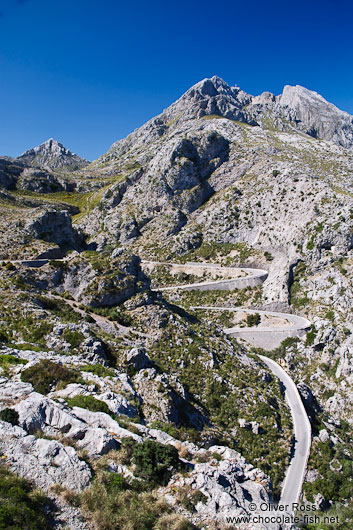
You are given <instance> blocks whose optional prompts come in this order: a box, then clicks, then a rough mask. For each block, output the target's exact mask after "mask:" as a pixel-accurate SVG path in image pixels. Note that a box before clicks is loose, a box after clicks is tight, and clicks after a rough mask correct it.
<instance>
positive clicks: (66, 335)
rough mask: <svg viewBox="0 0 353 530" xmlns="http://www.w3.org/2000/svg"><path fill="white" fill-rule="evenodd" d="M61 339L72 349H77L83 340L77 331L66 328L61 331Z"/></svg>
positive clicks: (82, 336)
mask: <svg viewBox="0 0 353 530" xmlns="http://www.w3.org/2000/svg"><path fill="white" fill-rule="evenodd" d="M62 338H63V339H64V340H65V341H66V342H68V343H69V344H70V345H71V347H72V348H78V347H79V346H80V344H81V342H83V341H84V339H85V337H84V335H83V334H82V333H80V332H79V331H71V330H70V329H68V328H66V329H65V330H64V331H63V334H62Z"/></svg>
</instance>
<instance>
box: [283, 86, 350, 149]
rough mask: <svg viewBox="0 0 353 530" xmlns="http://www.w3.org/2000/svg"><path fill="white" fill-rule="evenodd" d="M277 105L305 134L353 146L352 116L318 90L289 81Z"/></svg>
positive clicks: (348, 146)
mask: <svg viewBox="0 0 353 530" xmlns="http://www.w3.org/2000/svg"><path fill="white" fill-rule="evenodd" d="M277 106H278V109H279V110H280V111H281V112H284V114H285V115H286V117H287V118H288V119H290V120H291V121H293V122H295V124H296V127H298V128H299V129H300V130H302V131H304V132H305V133H306V134H309V135H310V136H313V137H314V138H321V139H323V140H329V141H332V142H334V143H337V144H339V145H341V146H342V147H345V148H348V149H349V148H351V147H352V146H353V117H352V116H351V115H350V114H348V113H347V112H344V111H342V110H340V109H339V108H337V107H336V106H335V105H333V104H332V103H329V102H328V101H326V99H325V98H324V97H322V96H321V95H320V94H318V93H317V92H315V91H313V90H308V89H307V88H305V87H302V86H300V85H296V86H290V85H287V86H285V87H284V89H283V93H282V94H281V95H280V96H279V97H278V103H277Z"/></svg>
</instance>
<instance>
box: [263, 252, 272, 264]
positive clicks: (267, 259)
mask: <svg viewBox="0 0 353 530" xmlns="http://www.w3.org/2000/svg"><path fill="white" fill-rule="evenodd" d="M264 256H265V258H266V261H273V256H272V254H271V252H268V251H267V250H266V251H265V252H264Z"/></svg>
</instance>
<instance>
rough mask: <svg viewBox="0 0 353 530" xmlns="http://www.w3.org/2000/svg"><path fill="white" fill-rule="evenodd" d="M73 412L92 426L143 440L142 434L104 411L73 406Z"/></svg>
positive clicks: (119, 436)
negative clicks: (123, 424)
mask: <svg viewBox="0 0 353 530" xmlns="http://www.w3.org/2000/svg"><path fill="white" fill-rule="evenodd" d="M73 412H74V414H75V416H76V417H77V418H80V419H81V420H83V421H84V422H85V423H87V424H88V425H90V426H91V427H96V428H100V429H105V430H106V431H108V432H109V433H111V434H113V435H114V436H116V437H118V438H133V439H134V440H136V441H137V442H141V441H142V438H141V436H138V435H137V434H135V433H133V432H131V431H128V430H127V429H124V428H123V427H120V425H119V423H118V422H117V421H115V420H113V418H111V416H109V415H108V414H105V413H104V412H91V411H89V410H86V409H82V408H80V407H73Z"/></svg>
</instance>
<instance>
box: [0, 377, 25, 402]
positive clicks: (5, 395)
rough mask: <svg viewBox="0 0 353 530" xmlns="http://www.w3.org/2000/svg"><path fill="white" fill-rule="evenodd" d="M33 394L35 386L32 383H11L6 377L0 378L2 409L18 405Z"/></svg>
mask: <svg viewBox="0 0 353 530" xmlns="http://www.w3.org/2000/svg"><path fill="white" fill-rule="evenodd" d="M31 392H33V386H32V385H31V384H30V383H22V382H19V381H11V380H10V379H7V378H6V377H1V376H0V402H1V405H2V408H5V407H9V406H12V405H14V404H16V403H18V402H19V401H21V400H22V399H24V398H26V397H27V396H28V395H29V394H30V393H31Z"/></svg>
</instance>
